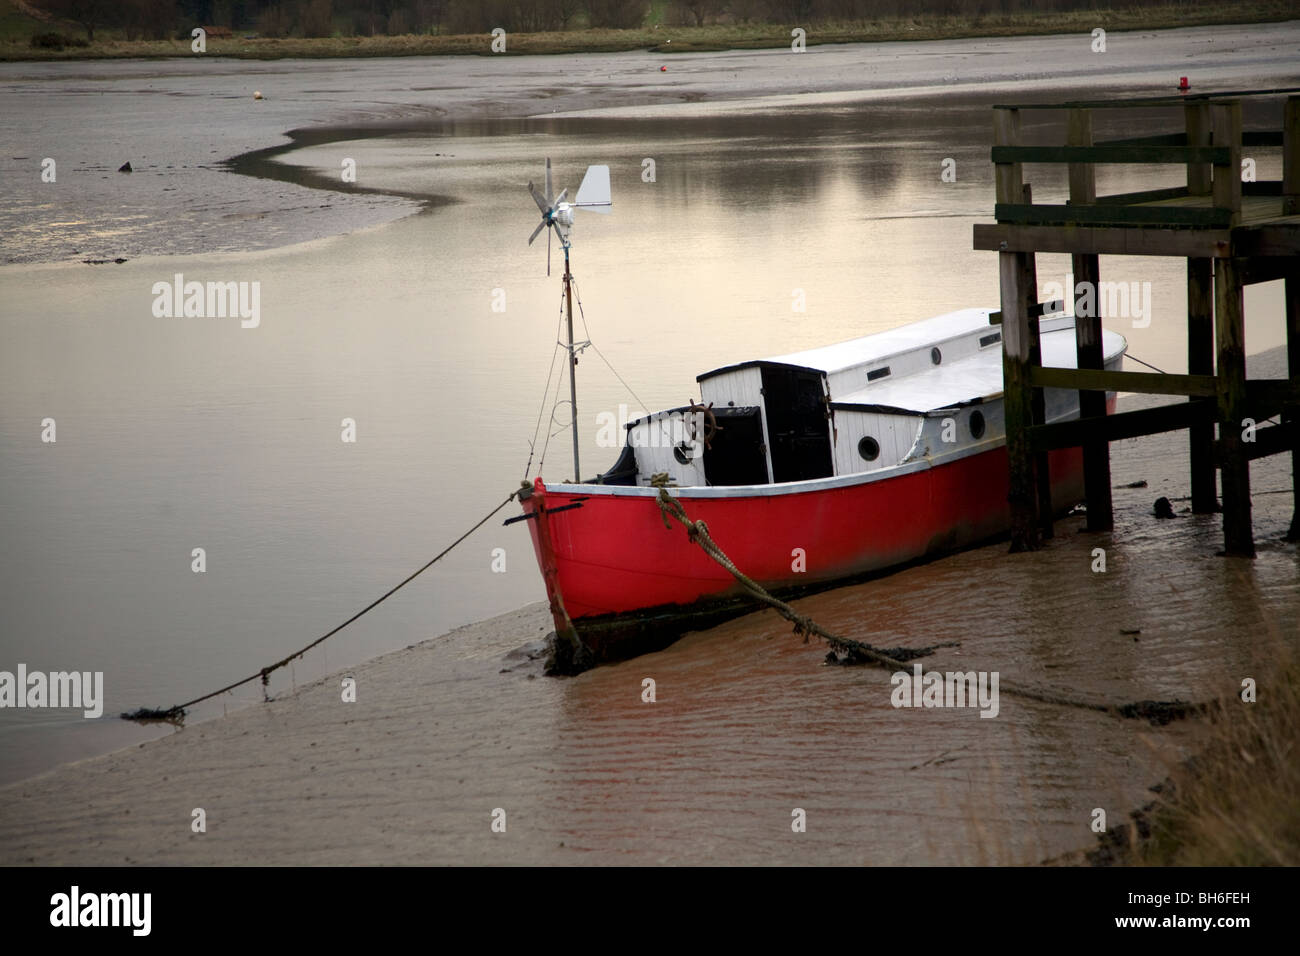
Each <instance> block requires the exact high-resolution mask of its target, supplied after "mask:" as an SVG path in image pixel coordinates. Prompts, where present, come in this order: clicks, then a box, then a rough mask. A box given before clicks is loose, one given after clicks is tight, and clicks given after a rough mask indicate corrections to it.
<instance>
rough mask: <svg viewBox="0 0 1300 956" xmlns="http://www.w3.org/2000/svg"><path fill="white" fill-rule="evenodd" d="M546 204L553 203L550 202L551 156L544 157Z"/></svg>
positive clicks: (551, 204) (550, 204)
mask: <svg viewBox="0 0 1300 956" xmlns="http://www.w3.org/2000/svg"><path fill="white" fill-rule="evenodd" d="M546 205H548V206H553V205H555V204H554V203H553V202H551V157H549V156H547V157H546Z"/></svg>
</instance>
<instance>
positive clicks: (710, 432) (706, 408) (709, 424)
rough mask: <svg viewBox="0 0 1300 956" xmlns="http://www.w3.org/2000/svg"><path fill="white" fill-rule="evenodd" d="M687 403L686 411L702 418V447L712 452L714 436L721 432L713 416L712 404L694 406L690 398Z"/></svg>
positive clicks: (693, 401) (720, 427) (694, 436)
mask: <svg viewBox="0 0 1300 956" xmlns="http://www.w3.org/2000/svg"><path fill="white" fill-rule="evenodd" d="M689 401H690V406H689V407H688V408H687V411H688V412H690V414H692V415H694V414H696V413H697V412H698V413H700V414H702V415H703V416H704V435H703V439H704V447H705V448H707V449H709V450H712V449H713V438H714V436H715V435H717V434H718V432H720V431H722V426H721V425H719V424H718V419H717V416H716V415H714V414H713V403H712V402H709V404H707V405H697V404H695V399H693V398H692V399H689ZM694 424H695V423H694V422H692V423H691V425H692V430H694ZM691 437H692V438H698V437H700V436H698V435H695V434H692V435H691Z"/></svg>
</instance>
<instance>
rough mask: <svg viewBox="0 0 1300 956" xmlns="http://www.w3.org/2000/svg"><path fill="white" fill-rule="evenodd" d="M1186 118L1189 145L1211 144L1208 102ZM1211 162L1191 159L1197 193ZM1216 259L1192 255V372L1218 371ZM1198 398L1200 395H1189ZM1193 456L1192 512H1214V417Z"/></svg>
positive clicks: (1196, 430) (1194, 435)
mask: <svg viewBox="0 0 1300 956" xmlns="http://www.w3.org/2000/svg"><path fill="white" fill-rule="evenodd" d="M1183 114H1184V119H1185V121H1186V124H1187V145H1188V146H1209V145H1210V141H1211V137H1212V133H1213V128H1212V126H1211V123H1210V107H1209V104H1208V103H1205V102H1198V103H1188V104H1187V105H1186V106H1185V107H1184V108H1183ZM1212 169H1213V167H1212V166H1211V165H1210V164H1209V163H1188V164H1187V192H1188V194H1189V195H1192V196H1209V195H1210V192H1211V184H1212V182H1213V180H1212V178H1211V170H1212ZM1213 283H1214V260H1213V259H1206V258H1200V257H1197V258H1189V259H1188V260H1187V372H1188V374H1189V375H1213V374H1214V284H1213ZM1189 401H1195V399H1194V398H1193V399H1189ZM1187 441H1188V452H1189V455H1190V459H1191V467H1190V469H1189V470H1190V472H1191V484H1192V512H1193V513H1194V514H1209V513H1211V512H1214V511H1218V510H1219V497H1218V493H1217V490H1216V488H1215V480H1216V478H1217V477H1218V476H1217V473H1216V470H1215V467H1214V423H1213V422H1200V423H1197V424H1193V425H1191V426H1190V427H1189V428H1188V430H1187Z"/></svg>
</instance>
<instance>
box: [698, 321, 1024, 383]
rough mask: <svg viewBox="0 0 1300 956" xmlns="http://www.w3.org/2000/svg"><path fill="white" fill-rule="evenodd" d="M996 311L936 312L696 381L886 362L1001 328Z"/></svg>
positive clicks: (843, 368) (826, 370)
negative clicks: (776, 369) (743, 372)
mask: <svg viewBox="0 0 1300 956" xmlns="http://www.w3.org/2000/svg"><path fill="white" fill-rule="evenodd" d="M992 311H993V310H992V309H960V310H958V311H956V312H948V313H946V314H944V315H936V316H935V317H934V318H931V319H922V320H921V321H920V322H913V323H911V324H910V325H904V326H902V327H900V328H897V329H890V330H888V331H887V332H876V333H873V334H872V335H864V336H862V337H861V338H857V339H849V341H847V342H837V343H836V344H835V345H823V346H821V347H820V348H815V349H805V350H804V351H802V352H790V353H788V354H786V355H776V356H773V357H771V358H766V359H755V360H752V361H749V362H739V363H737V364H736V365H726V366H723V367H722V368H716V369H714V370H713V371H711V372H705V373H704V374H703V375H699V376H697V377H696V381H697V382H702V381H704V380H705V379H706V378H712V377H713V376H714V375H721V374H723V373H725V372H731V371H735V370H736V369H739V368H745V367H747V366H753V365H795V366H800V367H802V368H807V369H812V370H814V371H818V372H824V373H825V374H827V375H831V374H834V373H835V372H842V371H846V370H847V369H852V368H858V367H859V366H862V365H870V364H874V363H877V362H883V361H885V360H886V359H888V358H892V357H893V356H895V355H901V354H903V353H905V352H914V351H916V350H917V349H919V348H930V347H932V346H935V345H942V344H943V343H944V342H947V341H951V340H952V339H956V338H961V337H963V336H966V335H970V334H971V333H972V332H975V331H978V330H979V329H984V330H985V331H987V332H994V333H995V332H998V331H999V329H998V328H997V327H996V326H990V325H989V313H990V312H992Z"/></svg>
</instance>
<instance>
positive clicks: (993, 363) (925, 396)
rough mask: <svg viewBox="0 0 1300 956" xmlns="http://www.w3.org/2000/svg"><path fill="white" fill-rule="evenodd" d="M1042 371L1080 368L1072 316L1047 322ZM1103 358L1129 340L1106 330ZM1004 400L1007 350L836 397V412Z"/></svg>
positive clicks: (917, 409)
mask: <svg viewBox="0 0 1300 956" xmlns="http://www.w3.org/2000/svg"><path fill="white" fill-rule="evenodd" d="M1039 328H1040V331H1041V332H1042V336H1041V338H1040V340H1039V341H1040V344H1041V348H1042V356H1043V365H1045V366H1047V367H1048V368H1077V367H1078V352H1077V349H1076V346H1075V338H1074V320H1073V319H1071V318H1069V317H1067V316H1060V317H1059V318H1055V319H1050V318H1049V319H1042V320H1041V324H1040V326H1039ZM1102 335H1103V341H1102V353H1103V354H1104V356H1105V357H1106V359H1110V358H1112V357H1114V356H1115V355H1116V354H1118V353H1119V352H1121V351H1123V349H1124V346H1125V344H1126V343H1125V341H1124V337H1123V336H1122V335H1118V334H1117V333H1115V332H1111V331H1108V330H1103V333H1102ZM1001 394H1002V350H1001V349H988V350H986V351H982V352H977V353H975V354H973V355H968V356H965V357H963V358H960V359H957V360H956V361H951V362H948V361H945V362H944V363H943V365H941V366H939V367H938V368H935V369H930V370H927V371H926V372H925V373H924V374H912V375H904V376H901V377H899V378H889V379H885V380H883V381H880V382H874V383H872V384H869V385H867V386H866V387H865V388H860V389H857V390H856V391H853V392H850V393H847V394H844V395H832V396H831V405H832V406H834V407H836V408H845V407H853V406H859V407H861V406H873V407H877V408H880V407H884V408H890V409H899V410H903V411H910V412H928V411H930V410H932V409H936V408H954V407H956V406H958V405H965V404H968V403H971V402H979V401H986V400H988V399H991V398H996V397H997V396H999V395H1001Z"/></svg>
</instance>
